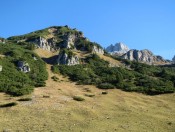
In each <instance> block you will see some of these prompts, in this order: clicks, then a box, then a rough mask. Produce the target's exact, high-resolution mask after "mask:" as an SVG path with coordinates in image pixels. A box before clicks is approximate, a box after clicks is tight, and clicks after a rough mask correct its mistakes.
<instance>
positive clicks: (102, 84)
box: [0, 26, 175, 95]
mask: <svg viewBox="0 0 175 132" xmlns="http://www.w3.org/2000/svg"><path fill="white" fill-rule="evenodd" d="M4 42H5V43H1V46H2V53H1V55H3V56H5V57H4V58H2V59H1V60H2V61H4V60H5V59H6V58H8V57H9V56H10V57H11V59H12V60H10V59H9V58H8V62H10V64H11V65H13V67H14V69H15V72H16V73H15V74H17V73H20V74H21V75H22V74H23V76H24V77H23V78H25V76H26V77H27V76H29V79H24V80H29V81H28V82H22V81H23V79H18V78H15V79H18V80H15V79H12V82H13V81H15V82H16V81H18V82H19V83H12V84H11V85H10V86H5V87H4V84H5V83H6V82H5V81H6V80H5V79H4V80H3V81H1V82H0V86H1V89H2V90H1V91H4V92H6V93H9V94H14V95H15V93H18V92H16V91H22V89H21V90H20V88H24V87H25V89H24V90H23V91H22V92H21V93H20V92H19V95H23V94H27V93H31V92H32V89H33V86H44V84H45V80H46V79H47V73H46V71H45V66H44V62H43V61H45V62H46V63H47V64H50V65H52V72H54V73H57V74H62V75H64V76H67V77H69V79H70V80H71V81H74V82H76V83H77V84H83V85H95V86H96V87H98V88H100V89H114V88H117V89H122V90H124V91H135V92H140V93H144V94H150V95H156V94H164V93H173V92H174V91H175V67H174V66H173V65H172V66H171V65H162V66H160V65H157V66H154V65H147V64H143V63H139V61H137V60H135V61H129V60H127V59H121V58H118V57H114V56H111V55H109V54H107V53H106V52H105V51H104V50H103V48H102V47H101V46H100V45H99V44H97V43H95V42H91V41H90V40H88V39H87V38H86V37H85V36H84V35H83V32H81V31H78V30H77V29H71V28H70V27H68V26H52V27H48V28H45V29H42V30H38V31H34V32H31V33H29V34H25V35H21V36H13V37H9V38H7V40H5V41H4ZM119 45H120V44H119ZM8 47H9V48H8ZM10 47H11V48H10ZM119 47H122V45H120V46H119ZM19 49H20V50H19ZM11 50H12V51H11ZM33 51H34V52H35V53H36V54H38V55H40V57H37V55H36V54H34V53H33ZM11 52H12V53H11ZM128 52H130V51H128ZM145 52H146V53H145ZM145 52H144V54H143V55H142V58H143V59H144V60H150V58H151V57H152V53H151V52H149V51H145ZM147 52H148V53H150V56H149V57H147V56H145V54H147ZM27 53H30V54H29V55H27ZM130 57H131V55H130ZM159 59H161V58H159ZM2 63H3V62H2ZM35 63H37V64H35ZM19 64H20V65H21V64H22V65H23V67H22V68H19V66H18V65H19ZM40 64H42V65H40ZM28 65H29V66H28ZM30 65H31V67H30ZM34 65H36V67H35V66H34ZM39 65H40V66H39ZM38 66H39V67H40V68H39V67H38ZM3 67H7V66H5V65H3ZM11 69H13V68H11ZM19 69H21V70H22V69H23V72H20V71H19ZM24 69H25V70H24ZM27 69H28V70H27ZM35 69H36V70H35ZM38 70H40V71H38ZM9 71H10V70H9ZM41 71H42V72H41ZM35 72H36V73H35ZM6 73H8V72H7V71H6V70H5V69H4V70H2V72H1V76H6V75H4V74H6ZM37 73H38V74H41V75H36V74H37ZM9 75H12V76H13V74H9ZM21 75H17V76H21ZM36 76H38V77H39V78H38V79H36ZM2 78H5V77H2ZM12 78H13V77H12ZM30 79H31V80H32V81H33V82H30ZM36 80H37V83H36V82H35V81H36ZM20 83H22V84H20ZM32 83H33V84H32ZM35 83H36V84H35ZM8 84H9V83H8ZM30 85H32V87H31V86H30ZM11 86H14V87H11ZM18 87H19V88H18ZM26 88H27V89H26ZM29 89H30V90H29ZM9 90H10V91H11V92H8V91H9ZM14 91H15V92H14ZM29 91H30V92H29ZM17 95H18V94H17Z"/></svg>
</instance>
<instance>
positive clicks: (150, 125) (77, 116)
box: [0, 52, 175, 132]
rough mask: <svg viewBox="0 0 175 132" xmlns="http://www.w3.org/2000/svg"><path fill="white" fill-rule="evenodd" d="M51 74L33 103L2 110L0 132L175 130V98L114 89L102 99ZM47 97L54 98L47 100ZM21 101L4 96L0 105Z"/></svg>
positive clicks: (0, 96) (170, 95) (37, 91)
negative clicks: (76, 97)
mask: <svg viewBox="0 0 175 132" xmlns="http://www.w3.org/2000/svg"><path fill="white" fill-rule="evenodd" d="M38 53H39V52H38ZM41 54H42V53H41ZM45 54H47V53H45ZM49 56H50V55H49V54H48V57H49ZM47 70H48V72H49V79H48V80H47V86H46V87H44V88H37V89H35V92H34V93H33V94H32V95H28V96H30V97H32V101H29V102H18V105H17V106H15V107H12V108H0V124H1V125H0V131H3V130H9V131H17V130H18V131H25V130H26V131H32V132H35V131H45V132H48V131H54V132H58V131H61V132H67V131H68V132H69V131H72V132H79V131H82V132H92V131H97V132H104V131H105V132H106V131H108V132H113V131H123V132H126V131H133V132H140V131H145V132H146V131H148V132H150V131H155V132H156V131H157V132H165V131H166V132H167V131H169V132H173V131H174V130H175V94H167V95H158V96H147V95H143V94H138V93H129V92H123V91H120V90H117V89H114V90H109V91H108V92H109V93H108V94H107V95H102V94H101V92H102V90H100V89H97V88H95V87H94V86H85V85H83V86H82V85H75V83H73V82H70V81H69V80H68V79H67V78H64V77H62V76H58V75H56V76H57V77H59V80H60V81H59V82H55V81H53V80H52V79H51V77H52V76H53V75H54V74H53V73H51V71H50V65H47ZM61 80H62V81H61ZM85 88H89V89H90V90H91V93H93V94H95V97H93V98H90V97H85V96H84V94H85V93H88V92H87V91H86V90H85ZM43 95H44V96H50V98H43ZM74 95H81V96H83V97H84V98H85V101H84V102H77V101H74V100H73V99H72V96H74ZM28 96H27V97H28ZM25 97H26V96H25ZM19 98H21V97H15V98H14V97H10V96H9V95H5V94H2V93H1V94H0V104H2V103H5V102H13V101H16V100H17V99H19Z"/></svg>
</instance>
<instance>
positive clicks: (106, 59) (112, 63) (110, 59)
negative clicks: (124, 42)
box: [99, 54, 123, 67]
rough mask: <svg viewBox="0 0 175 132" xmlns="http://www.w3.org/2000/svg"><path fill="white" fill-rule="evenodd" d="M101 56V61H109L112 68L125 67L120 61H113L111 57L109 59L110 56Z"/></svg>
mask: <svg viewBox="0 0 175 132" xmlns="http://www.w3.org/2000/svg"><path fill="white" fill-rule="evenodd" d="M99 56H100V58H101V59H103V60H105V61H108V62H109V64H110V66H112V67H113V66H122V65H123V64H121V62H120V61H118V60H115V59H113V58H111V57H108V56H105V55H101V54H99Z"/></svg>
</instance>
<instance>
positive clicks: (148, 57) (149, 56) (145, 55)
mask: <svg viewBox="0 0 175 132" xmlns="http://www.w3.org/2000/svg"><path fill="white" fill-rule="evenodd" d="M121 58H123V59H128V60H131V61H139V62H144V63H147V64H165V63H168V62H167V61H166V60H164V59H163V58H162V57H161V56H155V55H154V54H153V53H152V52H151V51H149V50H146V49H145V50H130V51H128V52H127V53H126V54H124V55H123V56H121Z"/></svg>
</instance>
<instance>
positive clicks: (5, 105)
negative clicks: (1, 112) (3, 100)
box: [0, 102, 17, 108]
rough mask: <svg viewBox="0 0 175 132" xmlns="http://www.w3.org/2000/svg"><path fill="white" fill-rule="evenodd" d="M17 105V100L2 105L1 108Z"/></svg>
mask: <svg viewBox="0 0 175 132" xmlns="http://www.w3.org/2000/svg"><path fill="white" fill-rule="evenodd" d="M15 105H17V103H16V102H11V103H7V104H2V105H0V108H6V107H12V106H15Z"/></svg>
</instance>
